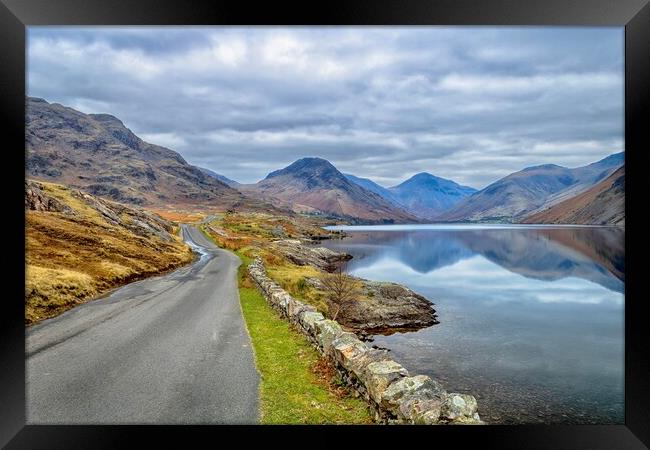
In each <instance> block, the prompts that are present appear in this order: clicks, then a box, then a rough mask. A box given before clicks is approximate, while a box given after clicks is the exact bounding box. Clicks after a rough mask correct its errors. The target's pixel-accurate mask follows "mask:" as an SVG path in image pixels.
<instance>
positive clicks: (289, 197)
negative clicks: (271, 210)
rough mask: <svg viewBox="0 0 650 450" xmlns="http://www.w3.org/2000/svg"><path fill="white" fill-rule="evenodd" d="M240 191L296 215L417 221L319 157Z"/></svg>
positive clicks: (292, 166) (300, 163) (294, 164)
mask: <svg viewBox="0 0 650 450" xmlns="http://www.w3.org/2000/svg"><path fill="white" fill-rule="evenodd" d="M241 189H242V191H243V192H245V193H248V194H250V195H256V196H259V197H260V198H261V199H263V200H265V201H268V202H271V203H272V204H274V205H276V206H278V207H282V208H288V209H291V210H293V211H295V212H301V213H312V214H323V215H329V216H334V217H339V218H342V219H346V220H350V221H352V222H365V223H393V222H398V223H405V222H414V221H417V218H416V217H415V216H413V215H412V214H410V213H408V212H407V211H405V210H404V209H402V208H400V207H398V206H396V205H394V204H392V203H390V202H388V201H387V200H385V199H383V198H382V197H381V196H379V195H377V194H375V193H374V192H371V191H369V190H367V189H364V188H362V187H361V186H359V185H357V184H356V183H353V182H352V181H350V180H348V179H347V178H346V177H345V176H344V175H343V174H342V173H341V172H339V171H338V170H337V169H336V167H334V166H333V165H332V164H331V163H330V162H329V161H326V160H324V159H321V158H302V159H299V160H297V161H295V162H294V163H292V164H291V165H289V166H287V167H285V168H284V169H280V170H276V171H274V172H271V173H270V174H268V175H267V177H266V178H265V179H263V180H262V181H260V182H258V183H256V184H253V185H242V186H241Z"/></svg>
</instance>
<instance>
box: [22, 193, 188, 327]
mask: <svg viewBox="0 0 650 450" xmlns="http://www.w3.org/2000/svg"><path fill="white" fill-rule="evenodd" d="M40 184H41V185H42V186H43V191H44V193H45V194H46V195H48V196H50V197H52V198H55V199H57V200H59V201H61V202H62V203H64V204H66V205H68V206H69V207H70V208H72V209H73V211H74V213H73V214H67V213H63V212H52V211H31V210H30V211H26V213H25V220H26V226H25V233H26V280H25V281H26V283H25V323H26V324H33V323H36V322H39V321H41V320H43V319H46V318H49V317H53V316H56V315H58V314H60V313H62V312H64V311H66V310H68V309H70V308H72V307H74V306H76V305H78V304H81V303H83V302H85V301H87V300H89V299H91V298H93V297H95V296H97V295H100V294H102V293H104V292H106V291H108V290H110V289H112V288H115V287H118V286H121V285H124V284H126V283H129V282H131V281H135V280H137V279H141V278H144V277H147V276H150V275H154V274H159V273H163V272H166V271H169V270H172V269H174V268H177V267H179V266H181V265H183V264H186V263H188V262H190V261H192V259H193V253H192V251H191V250H190V249H189V247H187V246H186V245H185V244H184V243H183V242H182V240H181V239H180V237H178V236H177V235H175V234H174V233H168V238H169V240H165V239H163V238H162V237H161V236H158V235H156V234H155V233H147V232H141V233H136V232H134V228H133V219H132V218H131V217H129V215H128V214H124V213H123V214H122V215H121V217H120V218H121V219H122V222H119V223H117V224H115V223H111V222H110V221H108V220H106V218H105V217H104V216H103V215H102V214H101V213H100V212H99V211H98V210H97V209H95V208H94V207H93V206H91V205H89V204H88V203H86V202H84V199H83V197H80V196H77V195H74V191H73V190H71V189H68V188H66V187H64V186H61V185H56V184H51V183H43V182H41V183H40ZM107 203H108V204H110V202H107ZM121 208H124V207H123V206H122V207H121ZM127 211H128V210H127ZM138 217H139V216H138ZM144 220H146V218H145V219H144ZM127 225H129V226H130V228H127Z"/></svg>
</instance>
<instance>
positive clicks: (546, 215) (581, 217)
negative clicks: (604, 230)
mask: <svg viewBox="0 0 650 450" xmlns="http://www.w3.org/2000/svg"><path fill="white" fill-rule="evenodd" d="M521 222H522V223H575V224H593V225H605V224H614V225H625V167H624V166H623V167H620V168H619V169H617V170H616V171H614V172H613V173H612V174H611V175H609V176H608V177H607V178H605V179H604V180H603V181H600V182H598V183H596V184H595V185H593V186H591V187H590V188H588V189H586V190H585V191H583V192H582V193H580V194H578V195H576V196H574V197H570V198H568V199H566V200H563V201H561V202H558V203H555V204H553V205H552V206H550V207H548V208H547V209H545V210H542V211H539V212H536V213H534V214H530V215H528V216H527V217H525V218H524V220H522V221H521Z"/></svg>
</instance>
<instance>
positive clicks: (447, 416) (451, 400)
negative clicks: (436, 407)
mask: <svg viewBox="0 0 650 450" xmlns="http://www.w3.org/2000/svg"><path fill="white" fill-rule="evenodd" d="M440 420H441V421H443V422H445V423H458V424H471V423H482V422H481V420H480V417H479V415H478V404H477V402H476V399H475V398H474V397H473V396H472V395H467V394H457V393H451V394H447V396H446V397H445V399H444V402H443V404H442V407H441V409H440Z"/></svg>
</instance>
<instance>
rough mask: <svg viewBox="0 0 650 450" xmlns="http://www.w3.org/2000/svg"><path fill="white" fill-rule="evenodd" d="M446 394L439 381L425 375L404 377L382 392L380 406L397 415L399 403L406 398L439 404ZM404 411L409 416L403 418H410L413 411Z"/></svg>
mask: <svg viewBox="0 0 650 450" xmlns="http://www.w3.org/2000/svg"><path fill="white" fill-rule="evenodd" d="M446 394H447V392H446V391H445V390H444V389H443V387H442V386H441V385H440V383H438V382H437V381H435V380H432V379H431V378H429V377H428V376H426V375H416V376H413V377H404V378H400V379H398V380H397V381H395V382H394V383H391V385H390V386H388V388H387V389H386V390H385V391H384V393H383V394H382V398H381V403H380V406H381V407H382V408H384V409H386V410H387V411H390V412H392V413H393V414H395V415H398V412H399V408H400V405H401V404H402V403H404V402H405V401H406V400H409V399H415V400H421V401H425V400H436V401H437V402H438V403H439V404H441V403H442V400H443V399H444V397H445V395H446ZM420 404H421V402H419V403H417V404H414V406H418V405H420ZM406 412H408V413H409V417H405V418H407V419H412V418H413V417H412V413H413V411H411V410H410V409H407V410H406Z"/></svg>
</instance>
